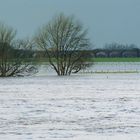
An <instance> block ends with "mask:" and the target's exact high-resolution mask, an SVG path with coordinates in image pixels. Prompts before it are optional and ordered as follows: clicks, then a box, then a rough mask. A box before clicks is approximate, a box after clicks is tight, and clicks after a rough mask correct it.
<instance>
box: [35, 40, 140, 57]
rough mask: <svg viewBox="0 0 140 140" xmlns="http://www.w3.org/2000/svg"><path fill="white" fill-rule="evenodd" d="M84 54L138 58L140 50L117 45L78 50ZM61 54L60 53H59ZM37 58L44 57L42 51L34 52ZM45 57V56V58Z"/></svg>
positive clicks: (134, 46) (132, 46)
mask: <svg viewBox="0 0 140 140" xmlns="http://www.w3.org/2000/svg"><path fill="white" fill-rule="evenodd" d="M78 51H81V52H82V53H83V54H84V57H88V58H94V57H107V58H109V57H110V58H112V57H140V48H138V47H137V46H136V45H134V44H131V45H123V44H118V43H111V44H106V45H105V46H104V47H103V48H97V49H90V50H78ZM60 54H61V52H60ZM36 56H37V58H41V57H44V56H45V55H44V52H43V51H37V52H36ZM46 57H47V56H46Z"/></svg>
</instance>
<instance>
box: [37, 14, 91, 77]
mask: <svg viewBox="0 0 140 140" xmlns="http://www.w3.org/2000/svg"><path fill="white" fill-rule="evenodd" d="M35 42H36V43H37V45H38V47H40V48H42V49H43V50H44V51H45V53H46V55H47V58H48V60H49V63H50V65H51V66H52V68H53V69H54V70H55V71H56V73H57V75H59V76H60V75H70V74H71V73H77V72H79V71H80V70H81V69H83V68H85V67H86V66H88V65H86V63H85V62H86V61H87V57H86V53H85V50H88V49H89V44H90V43H89V39H88V38H87V30H83V26H82V25H81V24H80V23H79V22H77V21H75V19H74V18H73V17H71V16H70V17H66V16H64V15H63V14H60V15H59V16H57V17H55V18H54V19H53V20H52V21H51V22H50V23H49V24H47V25H46V26H43V27H42V28H41V29H40V30H39V32H38V34H37V35H36V37H35Z"/></svg>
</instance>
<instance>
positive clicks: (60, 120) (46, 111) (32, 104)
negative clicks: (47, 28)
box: [0, 64, 140, 140]
mask: <svg viewBox="0 0 140 140" xmlns="http://www.w3.org/2000/svg"><path fill="white" fill-rule="evenodd" d="M115 66H116V64H115V65H114V67H115ZM125 66H126V65H125ZM135 66H136V65H135ZM95 67H96V70H97V68H98V67H99V65H98V66H95ZM106 67H107V66H106V65H104V68H106ZM112 67H113V66H112ZM132 67H133V68H135V67H134V66H132ZM132 67H131V70H132ZM118 68H119V69H120V66H119V67H118ZM137 68H138V67H137ZM115 69H116V67H115ZM128 70H129V65H128ZM111 71H112V70H111ZM41 73H43V70H42V71H41V72H40V73H39V74H38V75H36V76H32V77H20V78H16V77H15V78H1V79H0V140H118V139H120V140H138V139H140V86H139V85H140V74H139V73H116V74H113V73H100V74H96V73H85V74H84V73H82V74H81V73H80V74H77V75H72V76H62V77H58V76H55V75H53V74H52V75H47V74H46V75H45V71H44V75H41Z"/></svg>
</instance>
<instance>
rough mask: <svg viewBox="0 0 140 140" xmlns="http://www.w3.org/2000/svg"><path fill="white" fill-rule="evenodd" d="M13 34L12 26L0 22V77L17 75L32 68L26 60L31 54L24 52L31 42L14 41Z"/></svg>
mask: <svg viewBox="0 0 140 140" xmlns="http://www.w3.org/2000/svg"><path fill="white" fill-rule="evenodd" d="M15 36H16V32H15V31H14V30H13V28H11V27H8V26H6V25H4V24H0V77H8V76H17V75H19V74H23V73H24V72H26V73H29V72H31V69H33V65H32V64H31V63H30V62H29V61H28V60H29V58H30V57H31V56H29V55H28V53H25V50H28V49H27V48H30V47H29V46H31V44H30V43H29V41H15Z"/></svg>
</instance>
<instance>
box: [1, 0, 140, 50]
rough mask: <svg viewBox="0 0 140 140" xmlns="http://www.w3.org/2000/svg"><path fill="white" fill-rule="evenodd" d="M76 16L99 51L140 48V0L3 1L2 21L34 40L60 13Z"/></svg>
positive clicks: (21, 34)
mask: <svg viewBox="0 0 140 140" xmlns="http://www.w3.org/2000/svg"><path fill="white" fill-rule="evenodd" d="M61 12H63V13H65V14H66V15H75V17H76V18H77V19H79V20H80V21H81V22H82V23H83V24H84V27H85V28H88V29H89V37H90V39H91V42H92V43H93V44H95V45H96V47H102V46H103V45H104V44H105V43H111V42H119V43H125V44H126V43H128V44H130V43H134V44H137V45H138V46H140V0H0V20H1V21H2V22H4V23H6V24H8V25H11V26H13V27H14V28H16V29H17V30H18V36H19V37H26V36H32V35H33V34H34V33H35V31H36V30H37V29H38V28H39V27H40V26H41V25H42V24H45V23H47V22H48V21H49V20H50V19H51V18H52V17H53V16H54V15H56V14H58V13H61Z"/></svg>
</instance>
